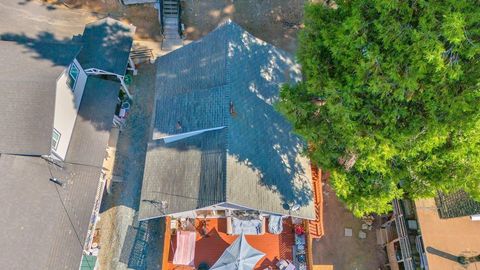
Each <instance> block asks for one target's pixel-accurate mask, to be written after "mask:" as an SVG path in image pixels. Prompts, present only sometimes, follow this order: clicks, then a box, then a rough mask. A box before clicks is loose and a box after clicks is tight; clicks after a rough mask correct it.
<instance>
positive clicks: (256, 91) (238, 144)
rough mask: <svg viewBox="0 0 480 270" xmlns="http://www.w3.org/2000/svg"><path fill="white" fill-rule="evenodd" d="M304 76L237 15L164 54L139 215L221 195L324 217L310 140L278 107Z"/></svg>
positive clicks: (281, 210) (180, 208)
mask: <svg viewBox="0 0 480 270" xmlns="http://www.w3.org/2000/svg"><path fill="white" fill-rule="evenodd" d="M300 76H301V74H300V68H299V66H298V65H297V64H296V63H295V62H294V61H293V60H292V57H291V56H290V55H289V54H288V53H286V52H284V51H282V50H279V49H277V48H275V47H274V46H272V45H270V44H267V43H265V42H263V41H261V40H259V39H257V38H255V37H253V36H252V35H250V34H249V33H248V32H246V31H245V30H243V29H242V28H241V27H240V26H238V25H236V24H235V23H232V22H227V23H225V24H223V25H222V26H220V27H218V28H217V29H216V30H214V31H213V32H211V33H210V34H208V35H206V36H205V37H204V38H202V39H201V40H198V41H196V42H193V43H191V44H189V45H187V46H184V47H183V48H180V49H178V50H176V51H173V52H171V53H169V54H167V55H165V56H163V57H161V58H159V59H158V60H157V79H156V88H157V92H156V105H155V114H154V115H155V117H154V120H153V135H152V139H153V142H151V143H150V144H149V148H148V151H147V157H146V165H145V172H144V180H143V187H142V201H141V203H140V213H139V218H140V219H148V218H154V217H158V216H162V215H165V214H171V213H178V212H182V211H189V210H194V209H197V208H200V207H203V206H208V205H212V204H214V203H215V202H228V203H231V204H235V205H238V206H241V207H247V208H251V209H257V210H262V211H266V212H272V213H278V214H284V215H289V214H291V215H294V216H299V217H304V218H314V210H313V193H312V188H311V175H310V174H311V171H310V165H309V162H308V159H307V158H306V157H304V156H302V152H303V150H304V147H305V143H304V141H303V140H302V139H301V138H299V137H298V136H296V135H295V134H293V133H292V127H291V125H290V124H289V123H288V122H287V121H286V119H284V118H283V117H282V116H281V115H280V114H279V113H278V112H277V111H275V108H274V106H273V104H274V103H275V102H276V101H277V100H278V94H279V88H280V85H281V84H282V83H284V82H286V81H297V80H299V79H300ZM231 103H232V104H233V108H232V109H233V110H234V111H235V113H234V114H233V115H231V114H230V111H231ZM213 128H218V129H216V130H211V131H208V129H213ZM205 129H207V131H205V132H198V133H199V134H197V135H193V136H191V137H188V138H186V139H181V140H179V141H176V142H173V143H171V142H170V143H166V141H165V140H164V139H162V138H164V137H165V136H172V135H176V134H179V133H186V132H193V131H199V130H205ZM184 170H186V171H187V172H185V173H182V171H184ZM166 193H168V194H166ZM162 201H166V202H167V204H168V207H165V206H163V207H159V206H158V205H159V203H160V202H162ZM293 205H299V206H300V209H299V210H298V211H295V212H290V211H289V210H288V208H289V207H292V206H293Z"/></svg>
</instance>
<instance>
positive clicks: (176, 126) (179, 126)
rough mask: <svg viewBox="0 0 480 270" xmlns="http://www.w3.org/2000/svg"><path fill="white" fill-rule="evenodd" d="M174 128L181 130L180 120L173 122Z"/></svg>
mask: <svg viewBox="0 0 480 270" xmlns="http://www.w3.org/2000/svg"><path fill="white" fill-rule="evenodd" d="M175 130H176V131H178V132H180V131H182V123H181V122H180V121H177V123H176V124H175Z"/></svg>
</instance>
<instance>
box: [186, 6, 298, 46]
mask: <svg viewBox="0 0 480 270" xmlns="http://www.w3.org/2000/svg"><path fill="white" fill-rule="evenodd" d="M305 2H306V0H262V1H258V0H208V1H202V0H183V1H182V23H184V24H185V34H186V38H187V40H197V39H199V38H201V37H202V36H204V35H206V34H208V33H209V32H210V31H212V30H213V29H214V28H215V27H217V25H218V24H219V23H220V22H222V21H224V20H226V19H228V18H229V19H232V20H233V21H234V22H236V23H238V24H239V25H241V26H242V27H243V28H245V29H246V30H247V31H249V32H250V33H252V34H253V35H254V36H256V37H258V38H260V39H262V40H264V41H266V42H269V43H271V44H273V45H275V46H277V47H280V48H282V49H284V50H287V51H289V52H291V53H294V52H295V49H296V47H297V39H296V37H297V33H298V30H299V29H300V28H301V27H302V20H303V7H304V3H305Z"/></svg>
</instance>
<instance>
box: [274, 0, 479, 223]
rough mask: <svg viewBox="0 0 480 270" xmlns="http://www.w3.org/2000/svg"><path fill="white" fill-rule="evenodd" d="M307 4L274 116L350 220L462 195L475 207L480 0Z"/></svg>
mask: <svg viewBox="0 0 480 270" xmlns="http://www.w3.org/2000/svg"><path fill="white" fill-rule="evenodd" d="M336 4H337V6H336V8H328V7H326V6H324V5H319V4H311V5H308V6H307V7H306V9H305V28H304V29H303V30H302V31H301V32H300V45H299V50H298V59H299V62H300V63H301V64H302V67H303V74H304V81H303V82H301V83H299V84H297V85H286V86H284V87H283V88H282V91H281V100H280V102H279V104H278V108H279V110H280V111H281V112H282V113H284V114H285V115H286V116H287V118H288V119H289V120H290V121H291V122H292V124H293V125H294V128H295V130H296V132H297V133H299V134H301V135H302V136H304V137H305V138H306V139H307V140H308V141H309V143H310V145H311V148H310V156H311V158H312V160H313V161H314V162H315V163H317V164H318V165H319V166H320V167H322V168H323V169H325V170H329V171H330V172H331V182H332V186H333V188H334V189H335V191H336V193H337V195H338V196H339V198H340V199H341V200H342V201H344V202H345V203H346V205H347V206H348V208H350V209H351V210H352V211H353V213H354V214H355V215H357V216H362V215H365V214H369V213H385V212H386V211H388V210H390V202H391V200H392V199H394V198H402V197H404V196H408V197H411V198H418V197H431V196H434V195H435V194H436V192H437V191H444V192H453V191H456V190H459V189H463V190H465V191H466V192H468V193H469V194H470V195H471V196H472V197H473V198H475V199H477V200H480V1H476V0H451V1H447V0H436V1H425V0H411V1H403V0H402V1H400V0H349V1H337V3H336Z"/></svg>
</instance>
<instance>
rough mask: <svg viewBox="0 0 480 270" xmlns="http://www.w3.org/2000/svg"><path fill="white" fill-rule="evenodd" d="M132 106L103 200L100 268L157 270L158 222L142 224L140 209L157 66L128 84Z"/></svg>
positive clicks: (149, 66)
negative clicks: (112, 179) (109, 186)
mask: <svg viewBox="0 0 480 270" xmlns="http://www.w3.org/2000/svg"><path fill="white" fill-rule="evenodd" d="M130 90H131V92H132V94H133V97H134V99H133V104H132V108H131V110H130V112H129V115H128V118H127V120H126V124H125V128H124V129H123V130H122V132H121V133H120V135H119V138H118V143H117V148H116V157H115V164H114V170H113V174H114V175H116V176H119V178H120V179H123V181H122V182H113V183H112V187H111V189H110V190H111V192H110V194H107V195H105V196H104V200H103V202H102V207H101V210H100V211H101V213H100V218H101V219H100V222H99V224H98V226H97V228H99V229H100V235H101V236H100V247H101V248H100V253H99V261H98V262H99V265H100V269H159V267H160V258H161V244H162V243H160V242H159V241H160V239H161V237H160V236H161V229H160V228H161V224H160V220H159V219H156V220H152V221H148V222H139V221H138V219H137V211H138V207H139V202H140V191H141V188H142V179H143V168H144V164H145V154H146V148H147V142H148V139H149V135H150V122H151V117H152V116H151V114H152V108H153V101H154V91H155V66H154V65H152V64H143V65H142V66H140V67H139V70H138V75H137V76H135V77H134V79H133V84H132V85H131V86H130Z"/></svg>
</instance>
